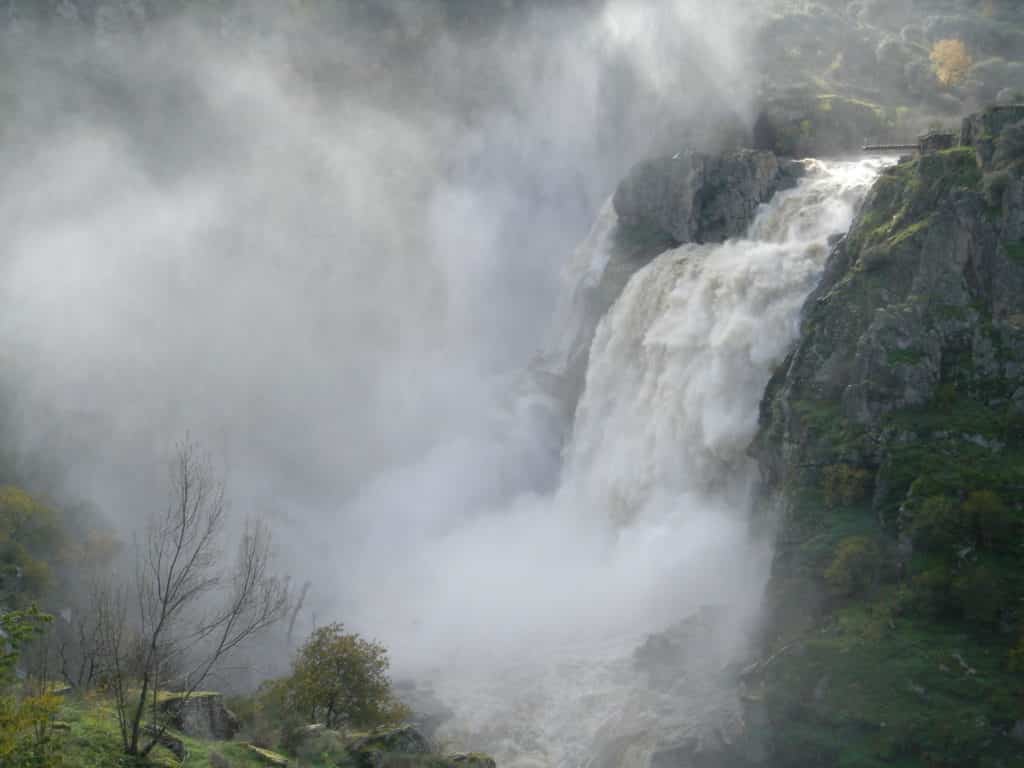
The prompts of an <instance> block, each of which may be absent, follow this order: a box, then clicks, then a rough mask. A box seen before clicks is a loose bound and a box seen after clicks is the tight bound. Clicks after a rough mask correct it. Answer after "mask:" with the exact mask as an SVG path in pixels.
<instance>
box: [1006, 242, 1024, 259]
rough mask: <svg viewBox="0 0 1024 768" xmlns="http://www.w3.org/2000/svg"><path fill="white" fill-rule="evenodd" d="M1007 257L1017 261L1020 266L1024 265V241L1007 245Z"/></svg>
mask: <svg viewBox="0 0 1024 768" xmlns="http://www.w3.org/2000/svg"><path fill="white" fill-rule="evenodd" d="M1006 255H1007V256H1009V257H1010V260H1011V261H1015V262H1017V263H1018V264H1024V240H1017V241H1016V242H1013V243H1007V244H1006Z"/></svg>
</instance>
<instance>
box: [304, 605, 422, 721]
mask: <svg viewBox="0 0 1024 768" xmlns="http://www.w3.org/2000/svg"><path fill="white" fill-rule="evenodd" d="M388 666H389V662H388V654H387V651H386V650H385V648H384V646H382V645H380V644H378V643H374V642H371V641H369V640H364V639H363V638H361V637H360V636H359V635H357V634H348V633H346V632H345V629H344V627H343V626H342V625H341V624H330V625H328V626H326V627H321V628H320V629H318V630H316V631H315V632H314V633H313V634H312V635H311V636H310V638H309V640H307V641H306V644H305V645H303V646H302V648H301V649H300V650H299V653H298V656H296V658H295V662H294V664H293V667H292V674H291V677H289V678H287V679H286V680H285V681H284V686H285V689H286V691H287V699H288V701H289V703H290V704H291V705H293V706H294V707H295V708H296V709H297V710H298V711H300V712H302V713H304V714H305V715H306V716H308V717H309V719H310V721H311V722H321V723H324V724H325V725H327V727H328V728H335V727H338V726H341V725H347V726H353V727H357V728H373V727H376V726H378V725H387V724H390V723H397V722H400V721H401V720H403V719H404V718H405V717H406V716H407V715H408V711H407V710H406V708H405V706H404V705H402V704H401V703H400V702H399V701H397V700H396V699H395V697H394V695H393V694H392V692H391V683H390V681H389V680H388Z"/></svg>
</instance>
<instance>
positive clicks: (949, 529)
mask: <svg viewBox="0 0 1024 768" xmlns="http://www.w3.org/2000/svg"><path fill="white" fill-rule="evenodd" d="M910 532H911V535H912V536H913V539H914V543H915V544H916V545H918V546H920V547H921V548H923V549H925V550H927V551H930V552H935V553H939V554H943V555H950V554H952V553H953V551H954V550H955V549H956V548H957V547H958V546H961V545H963V544H965V543H967V542H968V541H969V540H970V539H971V536H972V531H971V530H970V528H969V526H968V525H966V524H965V519H964V515H963V514H961V512H960V509H959V508H958V507H957V504H956V503H955V502H954V501H953V500H952V499H950V498H948V497H946V496H929V497H928V498H927V499H925V500H924V501H923V502H922V503H921V506H920V507H919V508H918V509H917V510H916V511H915V512H914V515H913V522H912V523H911V526H910Z"/></svg>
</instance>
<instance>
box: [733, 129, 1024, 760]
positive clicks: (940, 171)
mask: <svg viewBox="0 0 1024 768" xmlns="http://www.w3.org/2000/svg"><path fill="white" fill-rule="evenodd" d="M994 114H995V113H993V112H989V113H986V115H982V116H979V117H976V118H972V119H971V120H969V121H968V122H967V125H965V131H964V138H965V140H967V141H968V142H970V143H971V146H965V147H959V148H956V149H952V150H948V151H944V152H940V153H936V154H930V155H926V156H923V157H921V158H920V159H918V160H914V161H909V162H903V163H901V164H899V165H896V166H894V167H892V168H891V169H889V170H888V171H887V172H886V173H885V174H884V175H883V176H882V177H881V178H880V179H879V181H878V182H877V184H876V185H875V187H874V189H873V190H872V192H871V193H870V195H869V197H868V199H867V200H866V201H865V204H864V206H863V209H862V210H861V212H860V214H859V216H858V218H857V220H856V222H855V223H854V226H853V228H852V229H851V231H850V233H849V235H848V236H847V237H846V238H845V239H844V240H843V241H841V242H840V243H839V244H838V245H837V247H836V248H835V250H834V251H833V253H832V255H831V257H830V259H829V262H828V265H827V267H826V271H825V275H824V277H823V280H822V282H821V284H820V286H819V287H818V288H817V290H816V291H815V292H814V293H813V294H812V295H811V297H810V298H809V299H808V301H807V304H806V306H805V308H804V314H803V325H802V331H801V336H800V340H799V342H798V344H797V346H796V348H795V350H794V351H793V352H792V354H791V355H790V356H789V358H788V359H787V361H786V362H785V364H784V365H783V366H782V367H781V368H780V369H779V370H778V371H777V373H776V375H775V377H774V378H773V380H772V382H771V384H770V385H769V388H768V391H767V393H766V395H765V399H764V401H763V404H762V414H761V430H760V434H759V437H758V439H757V441H756V443H755V445H754V449H753V450H754V453H755V454H756V457H757V458H758V460H759V463H760V466H761V470H762V475H763V479H764V484H765V498H766V499H767V501H766V503H765V505H764V514H765V515H768V516H772V517H774V518H776V519H777V523H778V526H779V536H778V547H777V552H776V557H775V563H774V567H773V574H772V579H771V583H770V585H769V590H768V615H769V616H770V627H769V630H768V633H767V637H766V639H765V653H764V656H763V657H762V660H761V661H760V662H758V663H757V664H755V665H753V666H752V667H751V668H750V669H749V670H748V672H747V674H746V680H745V684H746V686H747V692H746V700H747V707H748V720H749V722H750V724H751V725H752V730H756V731H759V733H760V736H761V737H763V739H764V743H766V744H767V755H769V757H767V758H766V760H767V764H770V765H773V766H797V765H799V766H818V765H820V766H832V765H851V766H852V765H857V766H882V765H943V766H944V765H949V766H953V765H956V766H982V765H985V766H1000V765H1001V766H1011V765H1022V764H1024V762H1022V760H1024V758H1022V755H1024V540H1022V534H1024V386H1022V384H1024V153H1022V151H1021V146H1022V142H1021V134H1022V132H1024V123H1021V122H1016V123H1014V122H1009V121H1007V120H1005V119H1001V118H999V119H997V118H996V117H994ZM1004 117H1005V115H1004ZM993 128H997V129H998V132H997V133H993Z"/></svg>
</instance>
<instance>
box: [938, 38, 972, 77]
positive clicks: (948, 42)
mask: <svg viewBox="0 0 1024 768" xmlns="http://www.w3.org/2000/svg"><path fill="white" fill-rule="evenodd" d="M930 58H931V61H932V70H933V71H934V72H935V77H936V78H938V80H939V82H940V83H942V84H943V85H944V86H946V87H947V88H949V87H951V86H954V85H958V84H960V83H962V82H963V81H964V79H965V78H966V77H967V70H969V69H970V68H971V64H972V63H973V60H972V59H971V55H970V54H969V53H968V52H967V46H966V45H964V43H963V41H962V40H957V39H956V38H947V39H945V40H939V41H937V42H936V43H935V45H933V46H932V52H931V56H930Z"/></svg>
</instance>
